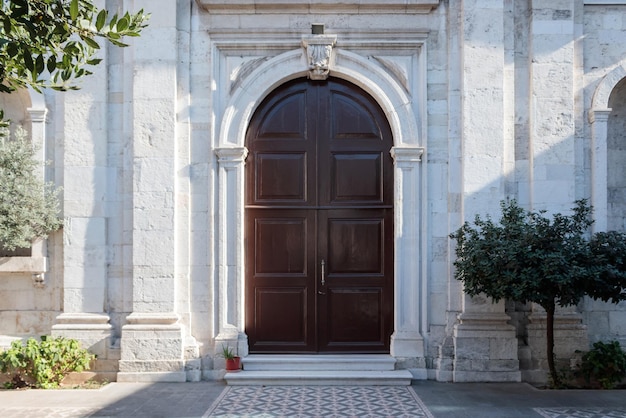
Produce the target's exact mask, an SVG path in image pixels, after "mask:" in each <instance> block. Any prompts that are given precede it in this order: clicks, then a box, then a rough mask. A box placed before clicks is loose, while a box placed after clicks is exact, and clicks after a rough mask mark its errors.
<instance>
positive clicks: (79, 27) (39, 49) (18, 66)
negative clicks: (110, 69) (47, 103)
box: [0, 0, 149, 250]
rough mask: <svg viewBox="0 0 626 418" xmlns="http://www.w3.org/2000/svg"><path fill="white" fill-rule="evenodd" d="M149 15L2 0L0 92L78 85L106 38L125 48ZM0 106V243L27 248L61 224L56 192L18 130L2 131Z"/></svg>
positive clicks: (68, 1)
mask: <svg viewBox="0 0 626 418" xmlns="http://www.w3.org/2000/svg"><path fill="white" fill-rule="evenodd" d="M148 18H149V16H148V15H146V14H144V13H143V10H140V11H139V12H137V13H134V14H130V13H128V12H126V13H120V14H117V13H115V14H113V15H110V14H109V11H107V10H106V9H98V8H97V7H96V6H95V5H94V3H93V0H2V1H1V2H0V92H1V93H11V92H12V91H15V90H16V89H19V88H24V87H32V88H33V89H35V90H36V91H39V92H40V91H41V90H42V89H44V88H52V89H55V90H68V89H77V88H78V87H77V86H76V84H75V80H76V79H79V78H81V77H84V76H86V75H89V74H91V71H90V70H89V68H90V67H91V66H95V65H97V64H98V63H100V61H101V59H100V58H98V57H97V52H98V49H99V48H100V44H99V43H98V41H97V40H98V39H102V40H105V41H107V42H109V43H111V44H113V45H114V46H119V47H124V46H126V44H124V43H123V42H122V40H123V39H124V37H127V36H139V34H140V32H141V30H142V29H143V28H144V27H145V26H146V23H145V22H146V20H147V19H148ZM7 127H8V121H5V120H4V113H3V112H2V110H1V109H0V242H1V246H3V247H4V249H6V250H12V249H15V248H16V247H29V246H30V243H31V241H32V240H33V239H35V238H41V237H45V236H46V235H47V234H48V233H50V232H52V231H54V230H56V229H58V228H60V227H61V222H60V220H59V219H57V212H58V203H57V193H56V191H55V190H54V187H53V186H52V184H44V182H43V181H41V180H39V179H38V178H37V176H36V174H35V169H36V168H37V164H38V163H37V162H35V160H34V159H33V157H34V150H33V149H32V146H31V145H30V143H29V141H28V140H27V139H26V138H25V135H21V136H20V137H19V138H17V139H16V140H11V139H10V138H8V135H7V133H8V129H6V128H7Z"/></svg>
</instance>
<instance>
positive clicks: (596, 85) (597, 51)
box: [581, 2, 626, 347]
mask: <svg viewBox="0 0 626 418" xmlns="http://www.w3.org/2000/svg"><path fill="white" fill-rule="evenodd" d="M617 3H624V2H617ZM583 25H584V29H583V30H584V33H585V37H584V39H583V46H584V74H585V75H584V109H585V112H586V114H587V115H589V120H590V121H593V120H594V116H596V115H597V114H599V113H600V112H595V113H594V110H597V111H601V110H603V109H607V108H609V102H608V99H609V97H610V95H611V94H612V93H615V87H616V85H617V84H618V83H619V81H620V80H622V79H623V78H624V77H626V72H625V71H624V70H623V67H624V66H625V65H626V48H624V45H625V44H626V4H621V5H617V4H616V5H613V6H599V5H598V6H596V5H588V6H585V8H584V18H583ZM622 92H623V89H622ZM622 94H623V93H622ZM613 100H616V101H617V102H620V101H621V102H622V103H623V101H624V100H626V99H625V98H624V97H621V98H615V97H614V98H613ZM608 115H609V117H610V113H608ZM595 119H596V120H597V119H598V118H595ZM612 123H617V122H613V121H612ZM598 124H599V123H598V122H596V123H595V125H598ZM593 127H594V125H592V124H590V123H587V124H585V130H584V137H585V139H587V140H589V139H591V138H593V137H594V133H595V134H596V136H597V132H594V130H593ZM608 135H611V132H610V129H609V132H608ZM622 135H623V133H622ZM593 139H596V138H593ZM622 139H623V137H622ZM613 140H615V139H613ZM604 141H606V143H607V144H610V141H611V139H609V138H606V136H605V137H600V141H598V142H600V143H603V142H604ZM607 149H608V151H607V152H606V153H605V154H604V155H603V156H602V158H601V159H600V161H599V164H596V166H595V167H593V163H592V162H590V163H587V164H586V165H585V171H586V173H588V175H587V176H586V178H587V182H588V183H587V184H588V186H587V187H589V188H590V189H591V190H592V192H593V191H594V188H606V187H610V185H611V184H616V179H614V178H613V179H611V178H608V179H606V177H605V179H606V183H602V182H599V181H594V174H596V178H597V173H592V172H591V171H592V169H593V168H595V169H596V171H600V170H604V169H605V168H604V167H603V166H602V163H605V164H607V162H608V163H610V164H612V167H611V169H610V170H609V171H608V175H609V176H610V175H612V176H616V175H617V176H619V175H621V165H622V163H623V161H622V162H621V163H620V162H619V161H616V160H615V154H616V152H611V150H610V145H609V146H608V147H607ZM586 152H587V153H588V155H589V157H588V158H589V160H591V159H592V158H593V155H594V154H593V150H586ZM589 160H588V161H589ZM605 199H606V197H605ZM602 203H604V204H606V200H605V201H603V202H602ZM602 203H601V202H594V205H595V206H596V208H597V207H600V208H601V209H607V207H606V206H604V207H603V206H602ZM596 212H597V210H596ZM611 212H612V211H611V210H610V209H609V210H605V211H603V212H601V214H602V215H605V216H607V218H608V222H606V221H605V222H601V219H600V220H596V224H598V223H600V225H601V226H602V227H605V228H609V229H613V228H616V229H621V230H623V227H622V228H620V223H621V224H622V225H623V219H621V220H620V219H619V218H614V219H611V218H610V216H611ZM614 213H617V212H616V211H615V212H614ZM599 221H600V222H599ZM602 227H601V228H600V230H601V229H603V228H602ZM581 308H582V309H583V317H584V319H585V323H586V324H588V329H589V340H590V342H592V343H593V342H595V341H608V340H613V339H615V340H618V341H620V343H621V345H622V347H625V346H626V305H625V304H624V303H623V302H622V303H620V304H617V305H615V304H610V303H604V302H599V301H592V300H586V301H585V302H584V303H583V304H581Z"/></svg>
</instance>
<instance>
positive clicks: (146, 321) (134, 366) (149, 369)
mask: <svg viewBox="0 0 626 418" xmlns="http://www.w3.org/2000/svg"><path fill="white" fill-rule="evenodd" d="M126 321H127V324H126V325H124V326H123V327H122V339H121V341H120V347H121V359H120V362H119V373H118V374H117V380H118V382H184V381H186V380H187V373H186V371H185V359H184V355H185V353H184V347H183V342H184V337H183V329H182V327H181V325H180V324H178V315H176V314H174V313H157V314H153V313H132V314H130V315H128V317H126Z"/></svg>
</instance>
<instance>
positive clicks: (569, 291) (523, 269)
mask: <svg viewBox="0 0 626 418" xmlns="http://www.w3.org/2000/svg"><path fill="white" fill-rule="evenodd" d="M501 207H502V219H501V220H500V223H499V224H497V223H494V222H493V221H492V220H491V219H490V218H487V219H483V218H481V217H480V216H476V219H475V221H474V225H471V224H470V223H469V222H466V223H465V224H464V225H463V226H462V227H461V228H459V229H458V230H457V231H456V232H454V233H453V234H451V235H450V237H451V238H452V239H455V240H456V242H457V247H456V255H457V259H456V261H455V262H454V265H455V267H456V271H455V278H457V279H458V280H461V281H462V282H463V284H464V286H465V292H466V293H467V294H469V295H471V296H475V295H478V294H480V293H484V294H486V295H487V296H489V297H491V298H493V299H494V300H495V301H498V300H500V299H510V300H515V301H519V302H524V303H526V302H534V303H537V304H539V305H540V306H542V307H543V308H544V309H545V310H546V312H547V316H548V318H547V329H546V332H547V357H548V363H549V365H550V373H551V378H552V380H553V382H554V384H555V385H558V384H559V376H558V374H557V372H556V368H555V366H554V354H553V353H554V330H553V325H554V312H555V308H556V306H568V305H574V304H577V303H578V302H579V301H580V300H581V299H582V298H583V297H584V296H590V297H591V298H594V299H601V300H603V301H611V302H614V303H615V302H619V301H620V300H625V299H626V259H624V257H625V255H626V234H621V233H617V232H610V233H597V234H594V235H593V236H592V237H591V239H589V240H588V239H587V230H588V228H589V226H590V225H591V224H592V220H591V207H590V206H589V205H588V204H587V201H586V200H579V201H577V202H576V206H575V207H574V208H573V210H572V214H571V215H569V216H566V215H562V214H560V213H557V214H555V215H553V217H552V219H549V218H547V217H546V216H545V211H540V212H532V211H526V210H524V209H522V208H520V207H519V206H518V205H517V202H516V201H515V200H512V201H510V202H502V203H501Z"/></svg>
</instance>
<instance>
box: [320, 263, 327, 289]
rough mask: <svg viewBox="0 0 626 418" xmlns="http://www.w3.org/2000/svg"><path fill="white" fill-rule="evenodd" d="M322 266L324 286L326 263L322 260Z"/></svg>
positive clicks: (323, 283) (324, 283)
mask: <svg viewBox="0 0 626 418" xmlns="http://www.w3.org/2000/svg"><path fill="white" fill-rule="evenodd" d="M320 265H321V266H322V286H325V285H326V261H324V259H323V258H322V262H321V263H320Z"/></svg>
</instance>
